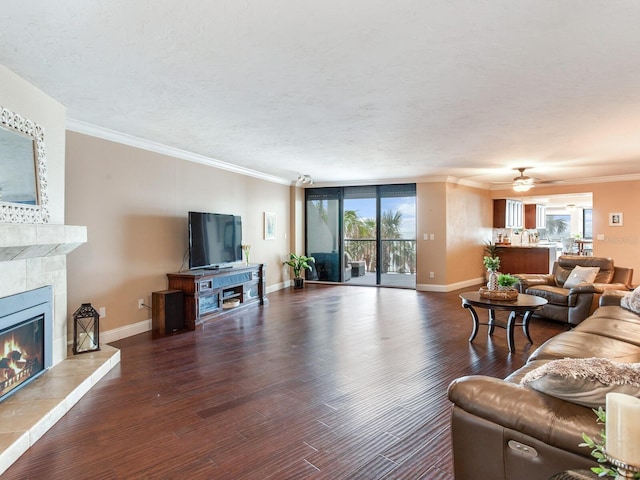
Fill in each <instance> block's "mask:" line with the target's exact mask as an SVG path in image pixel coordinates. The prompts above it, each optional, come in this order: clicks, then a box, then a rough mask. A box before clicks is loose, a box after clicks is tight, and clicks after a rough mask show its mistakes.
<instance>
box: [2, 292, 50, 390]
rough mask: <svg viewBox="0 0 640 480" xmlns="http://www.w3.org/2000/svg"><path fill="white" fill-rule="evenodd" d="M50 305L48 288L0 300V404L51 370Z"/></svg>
mask: <svg viewBox="0 0 640 480" xmlns="http://www.w3.org/2000/svg"><path fill="white" fill-rule="evenodd" d="M52 304H53V288H52V287H51V286H46V287H41V288H37V289H35V290H30V291H28V292H23V293H18V294H16V295H10V296H8V297H4V298H0V402H1V401H2V400H4V399H5V398H7V397H8V396H9V395H11V394H13V393H15V392H16V391H18V390H19V389H20V388H23V387H25V386H26V385H28V384H29V383H30V382H32V381H33V380H35V379H36V378H38V377H39V376H40V375H42V374H43V373H45V372H46V371H47V370H48V369H49V368H50V367H51V362H52V356H51V351H52V348H53V338H52V336H51V330H52V326H53V317H52Z"/></svg>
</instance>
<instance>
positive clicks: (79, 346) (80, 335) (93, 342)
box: [73, 303, 100, 354]
mask: <svg viewBox="0 0 640 480" xmlns="http://www.w3.org/2000/svg"><path fill="white" fill-rule="evenodd" d="M99 322H100V314H99V313H98V312H97V311H96V309H95V308H93V307H92V306H91V304H90V303H83V304H82V305H81V306H80V308H78V310H76V311H75V312H74V314H73V353H74V354H78V353H86V352H93V351H96V350H100V324H99Z"/></svg>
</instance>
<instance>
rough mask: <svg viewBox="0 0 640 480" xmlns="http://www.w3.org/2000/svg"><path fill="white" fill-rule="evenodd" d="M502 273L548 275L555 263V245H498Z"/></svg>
mask: <svg viewBox="0 0 640 480" xmlns="http://www.w3.org/2000/svg"><path fill="white" fill-rule="evenodd" d="M499 248H500V249H499V250H498V254H497V255H498V257H500V271H501V272H502V273H512V274H513V273H550V272H551V268H552V267H553V262H555V261H556V244H555V243H552V244H547V243H544V244H524V245H518V244H511V245H500V246H499Z"/></svg>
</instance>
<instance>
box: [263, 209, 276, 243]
mask: <svg viewBox="0 0 640 480" xmlns="http://www.w3.org/2000/svg"><path fill="white" fill-rule="evenodd" d="M264 239H265V240H275V239H276V214H275V213H271V212H264Z"/></svg>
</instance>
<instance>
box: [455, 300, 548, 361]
mask: <svg viewBox="0 0 640 480" xmlns="http://www.w3.org/2000/svg"><path fill="white" fill-rule="evenodd" d="M460 298H461V299H462V306H463V307H464V308H466V309H468V310H469V312H470V313H471V318H473V331H472V332H471V336H470V337H469V341H470V342H473V339H474V338H476V335H477V334H478V329H479V327H480V325H488V326H489V335H493V330H494V328H495V327H499V328H504V329H505V330H506V331H507V344H508V345H509V351H510V352H515V350H516V347H515V342H514V340H513V329H514V328H515V327H517V326H518V327H519V326H521V327H522V331H523V332H524V334H525V335H526V337H527V339H528V340H529V342H531V343H533V340H531V336H530V335H529V319H530V318H531V315H533V312H534V311H536V310H537V309H539V308H540V307H542V306H543V305H545V304H546V303H547V301H546V300H545V299H544V298H540V297H536V296H534V295H526V294H524V293H520V294H518V298H517V299H516V300H493V299H489V298H484V297H481V296H480V293H479V292H477V291H474V292H463V293H461V294H460ZM474 307H475V308H484V309H487V310H489V321H488V322H487V323H481V322H480V320H479V319H478V314H477V312H476V310H475V308H474ZM496 310H503V311H508V312H511V313H510V314H509V319H508V320H507V324H506V325H503V324H501V323H498V322H496ZM518 314H522V315H523V317H522V323H516V317H517V316H518Z"/></svg>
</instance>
